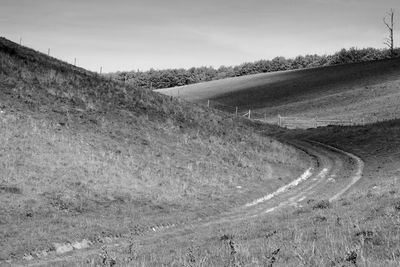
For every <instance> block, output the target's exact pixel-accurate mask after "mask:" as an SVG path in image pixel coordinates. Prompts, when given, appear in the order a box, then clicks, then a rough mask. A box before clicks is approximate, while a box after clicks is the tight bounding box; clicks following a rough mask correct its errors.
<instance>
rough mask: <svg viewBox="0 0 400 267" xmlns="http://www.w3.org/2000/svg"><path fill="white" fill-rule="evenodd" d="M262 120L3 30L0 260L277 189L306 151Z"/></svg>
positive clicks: (185, 217)
mask: <svg viewBox="0 0 400 267" xmlns="http://www.w3.org/2000/svg"><path fill="white" fill-rule="evenodd" d="M257 127H259V125H258V124H255V123H250V122H248V121H244V120H240V119H236V118H234V117H231V116H228V115H226V114H224V113H222V112H220V111H217V110H211V109H205V108H204V107H202V106H198V105H192V104H189V103H186V102H185V101H180V100H176V99H173V98H170V97H168V96H164V95H161V94H158V93H155V92H151V91H148V90H143V89H137V88H133V87H130V86H127V85H124V84H122V83H117V82H114V81H111V80H109V79H107V78H104V77H102V76H99V75H97V74H95V73H91V72H89V71H86V70H84V69H81V68H77V67H74V66H71V65H69V64H66V63H65V62H62V61H59V60H56V59H54V58H51V57H48V56H47V55H44V54H41V53H39V52H36V51H33V50H31V49H29V48H26V47H22V46H19V45H17V44H15V43H13V42H10V41H8V40H6V39H4V38H0V202H1V203H2V204H1V205H0V225H1V227H0V229H1V230H0V240H1V242H0V259H1V260H5V259H9V258H17V259H18V258H21V257H22V255H24V254H29V253H33V252H35V251H46V250H47V251H51V250H54V243H63V242H64V243H65V242H74V241H79V240H82V239H83V238H86V239H89V240H91V241H92V242H94V243H96V242H104V239H105V238H114V237H120V236H131V235H133V236H134V235H139V234H142V233H143V232H146V231H148V230H149V229H151V227H153V226H154V225H159V224H168V223H177V222H179V221H190V220H192V219H196V218H199V217H203V216H207V215H210V214H216V213H219V212H221V211H224V210H227V209H229V208H231V207H234V206H236V205H239V204H243V203H245V202H246V201H248V200H250V199H253V198H254V197H257V196H261V195H263V194H265V192H268V191H272V190H274V189H276V188H277V187H279V186H281V185H282V183H287V182H288V181H289V180H290V179H292V178H293V177H296V175H297V173H298V172H300V171H301V170H302V168H303V167H304V166H305V164H306V163H307V161H308V159H307V158H304V156H303V154H302V152H300V151H297V150H295V149H293V148H292V147H290V146H287V145H285V144H282V143H280V142H277V141H275V140H274V139H272V138H268V137H265V136H261V135H259V134H257V133H255V132H256V131H255V130H256V129H257ZM302 157H303V159H302Z"/></svg>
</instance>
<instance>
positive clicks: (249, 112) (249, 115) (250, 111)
mask: <svg viewBox="0 0 400 267" xmlns="http://www.w3.org/2000/svg"><path fill="white" fill-rule="evenodd" d="M249 119H251V110H250V109H249Z"/></svg>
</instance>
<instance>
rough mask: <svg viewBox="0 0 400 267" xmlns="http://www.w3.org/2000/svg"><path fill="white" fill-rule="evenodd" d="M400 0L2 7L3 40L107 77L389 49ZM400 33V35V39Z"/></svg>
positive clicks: (80, 0) (119, 0) (56, 1)
mask: <svg viewBox="0 0 400 267" xmlns="http://www.w3.org/2000/svg"><path fill="white" fill-rule="evenodd" d="M390 8H393V9H394V10H395V22H397V24H396V25H395V27H396V26H397V25H398V28H395V33H394V36H395V46H400V41H399V40H400V1H399V0H276V1H272V0H113V1H111V0H0V29H1V31H0V36H3V37H5V38H8V39H10V40H12V41H14V42H17V43H19V42H20V39H21V38H22V44H23V45H25V46H28V47H31V48H33V49H35V50H38V51H41V52H46V53H47V51H48V49H49V48H50V54H51V55H52V56H54V57H57V58H59V59H62V60H65V61H67V62H69V63H73V62H74V58H76V61H77V65H78V66H80V67H84V68H86V69H89V70H93V71H99V70H100V67H102V69H103V72H114V71H130V70H148V69H150V68H154V69H166V68H190V67H200V66H213V67H216V68H217V67H219V66H221V65H225V66H229V65H238V64H241V63H244V62H252V61H256V60H260V59H272V58H274V57H276V56H285V57H295V56H297V55H305V54H331V53H334V52H336V51H338V50H340V49H341V48H350V47H358V48H364V47H375V48H384V47H385V46H384V44H383V41H384V38H386V37H387V36H388V32H387V29H386V27H385V25H384V24H383V21H382V19H383V17H384V16H385V15H386V13H387V12H388V11H389V10H390ZM397 36H399V37H398V38H396V37H397Z"/></svg>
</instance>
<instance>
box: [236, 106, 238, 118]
mask: <svg viewBox="0 0 400 267" xmlns="http://www.w3.org/2000/svg"><path fill="white" fill-rule="evenodd" d="M237 116H238V107H236V117H237Z"/></svg>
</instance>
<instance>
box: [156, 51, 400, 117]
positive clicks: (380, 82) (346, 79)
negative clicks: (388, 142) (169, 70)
mask: <svg viewBox="0 0 400 267" xmlns="http://www.w3.org/2000/svg"><path fill="white" fill-rule="evenodd" d="M399 89H400V58H396V59H390V60H379V61H371V62H363V63H355V64H346V65H337V66H329V67H323V68H313V69H305V70H296V71H283V72H275V73H266V74H257V75H249V76H244V77H237V78H231V79H225V80H219V81H213V82H207V83H202V84H195V85H190V86H184V87H175V88H170V89H162V90H159V92H161V93H164V94H167V95H174V96H178V95H179V96H180V97H182V98H185V99H188V100H190V101H194V102H206V101H207V100H208V99H209V100H211V103H212V104H214V103H215V106H217V107H220V108H221V109H224V110H227V111H229V112H231V113H233V112H234V110H235V107H238V108H239V110H248V109H252V110H253V111H255V112H258V113H262V114H265V115H263V116H262V117H264V116H265V117H266V118H267V119H270V120H271V119H274V120H276V116H277V115H278V114H280V115H283V116H300V117H311V118H314V117H315V116H317V117H319V118H325V119H333V118H340V119H355V120H360V121H361V120H362V119H363V118H364V119H365V120H366V121H367V122H368V121H371V122H372V121H374V120H377V119H379V120H380V119H392V118H396V117H398V116H399V115H400V109H399V108H398V105H397V103H398V102H399V101H400V90H399ZM225 106H226V107H225ZM383 106H384V107H385V109H382V107H383Z"/></svg>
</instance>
